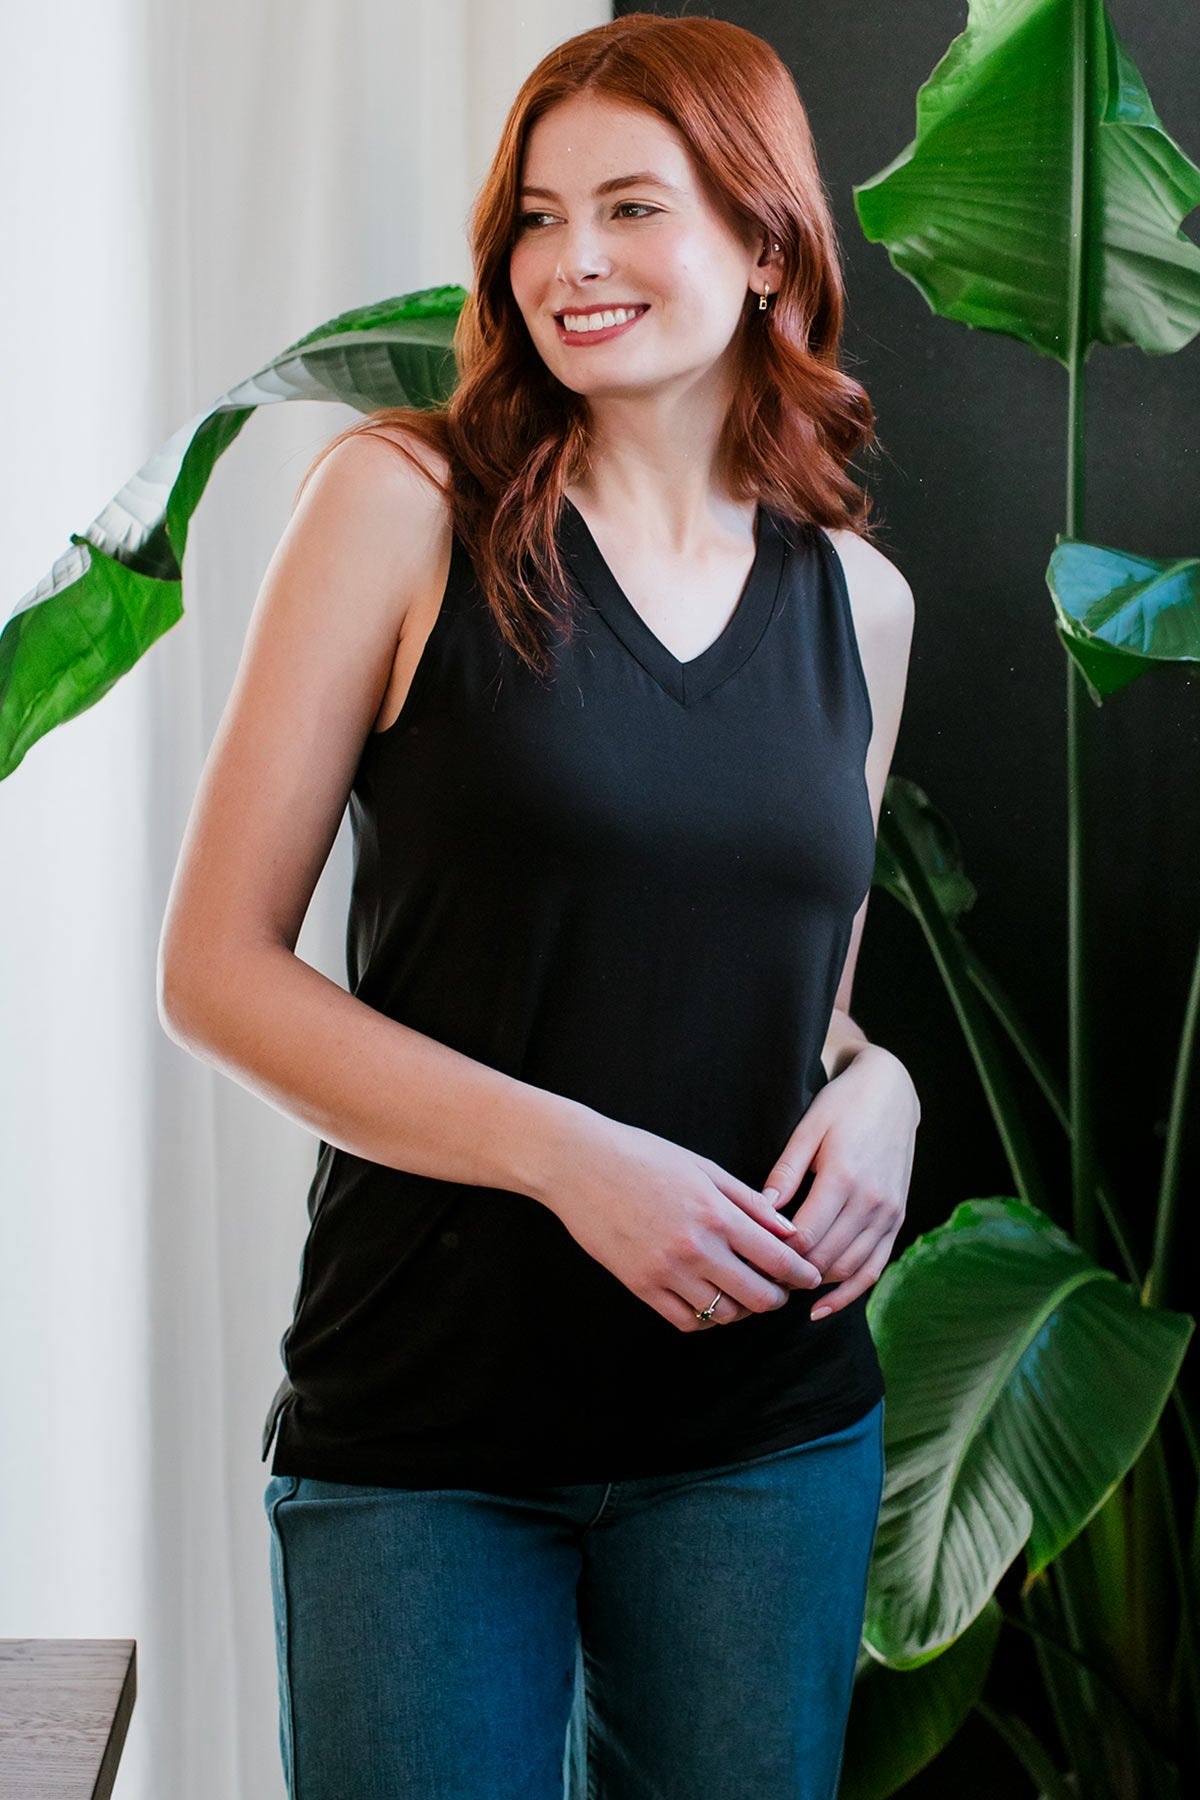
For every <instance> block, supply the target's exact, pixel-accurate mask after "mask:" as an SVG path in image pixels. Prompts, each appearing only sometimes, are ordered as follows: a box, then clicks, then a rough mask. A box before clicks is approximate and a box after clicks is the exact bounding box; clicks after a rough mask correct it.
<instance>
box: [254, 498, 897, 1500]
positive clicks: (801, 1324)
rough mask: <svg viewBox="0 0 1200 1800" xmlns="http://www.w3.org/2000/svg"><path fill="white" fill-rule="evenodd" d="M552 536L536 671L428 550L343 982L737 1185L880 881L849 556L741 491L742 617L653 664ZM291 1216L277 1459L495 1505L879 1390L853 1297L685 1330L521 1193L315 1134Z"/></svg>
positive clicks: (589, 575)
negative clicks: (563, 601) (551, 574)
mask: <svg viewBox="0 0 1200 1800" xmlns="http://www.w3.org/2000/svg"><path fill="white" fill-rule="evenodd" d="M559 534H560V535H559V543H560V547H561V549H562V552H563V556H564V560H565V563H566V567H567V569H568V571H569V572H570V575H571V580H572V588H573V591H574V592H575V594H576V595H577V598H578V601H579V610H578V611H577V614H576V617H577V620H578V623H577V626H576V631H575V635H574V638H573V640H572V641H570V642H569V643H568V642H566V641H565V634H564V633H562V631H561V629H560V630H559V632H558V635H557V639H556V641H555V644H554V656H555V661H554V667H553V669H552V671H551V673H550V675H549V676H540V675H538V674H537V673H536V672H534V671H532V670H530V669H529V668H528V667H527V665H525V664H524V663H523V662H521V660H520V659H519V658H518V657H517V656H516V655H515V654H514V652H513V651H512V650H511V649H510V648H509V646H508V645H507V644H506V643H505V641H504V639H503V638H502V636H501V634H500V633H499V631H498V630H497V628H496V626H495V624H494V621H493V620H492V617H491V614H490V612H489V610H488V608H487V605H486V603H485V601H484V598H483V595H482V591H481V590H480V588H479V586H478V584H477V582H476V579H475V575H474V570H473V567H472V564H471V561H470V558H469V557H468V555H467V553H466V550H465V548H464V546H463V544H462V542H461V540H460V539H459V538H458V537H457V536H455V539H454V545H453V551H452V556H451V563H450V572H449V578H448V582H447V586H446V590H445V594H444V597H443V601H442V605H441V610H440V612H439V614H438V617H437V620H436V622H435V624H434V626H433V630H432V632H431V634H430V636H429V639H428V641H427V643H426V645H425V647H424V650H423V652H422V655H421V659H420V662H419V664H418V666H417V670H416V674H415V676H414V678H413V681H412V685H411V688H410V691H409V694H408V696H407V698H406V700H405V702H404V706H403V709H402V711H401V713H400V715H399V717H398V718H397V719H396V721H395V722H394V723H393V724H392V725H391V726H390V727H389V728H388V729H387V730H384V731H381V732H376V733H373V734H372V735H371V736H370V737H369V738H368V740H367V742H366V744H365V746H364V748H363V752H362V757H361V760H360V763H359V766H358V769H357V771H356V773H355V776H354V781H353V785H352V790H351V794H350V801H349V804H350V811H351V823H352V829H353V838H354V875H353V890H352V896H351V902H350V912H349V920H348V930H347V968H348V975H349V986H350V990H351V992H352V993H354V994H355V995H357V997H358V998H359V999H361V1000H363V1001H365V1002H366V1003H367V1004H368V1005H369V1006H372V1007H375V1008H376V1009H377V1010H379V1011H380V1012H382V1013H385V1014H386V1015H387V1016H388V1017H390V1018H394V1019H398V1020H401V1021H403V1022H404V1023H405V1024H408V1025H411V1026H413V1027H415V1028H416V1029H417V1030H418V1031H422V1032H425V1033H427V1034H428V1035H429V1036H430V1037H433V1038H437V1039H439V1040H440V1041H441V1042H443V1043H446V1044H449V1045H451V1046H452V1047H453V1048H454V1049H456V1050H460V1051H462V1052H463V1053H464V1054H465V1055H467V1056H471V1057H475V1058H476V1059H478V1060H479V1061H481V1062H484V1063H487V1064H490V1065H491V1066H492V1067H494V1068H497V1069H501V1070H503V1071H505V1072H506V1073H508V1074H510V1075H513V1076H515V1077H517V1078H519V1079H520V1080H522V1081H525V1082H529V1083H532V1084H533V1085H535V1086H537V1087H542V1088H547V1089H550V1090H552V1091H554V1092H557V1093H560V1094H565V1095H568V1096H570V1097H572V1098H574V1099H576V1100H579V1101H581V1102H583V1103H584V1104H585V1105H587V1106H589V1107H592V1108H594V1109H595V1110H596V1111H598V1112H601V1113H604V1114H606V1115H607V1116H608V1117H610V1118H614V1119H619V1120H623V1121H626V1122H628V1123H629V1124H633V1125H637V1126H641V1127H642V1128H644V1129H646V1130H648V1131H652V1132H655V1133H657V1134H658V1135H660V1136H662V1137H665V1138H669V1139H671V1140H672V1141H673V1142H675V1143H678V1144H682V1145H685V1146H686V1147H688V1148H690V1149H692V1150H694V1151H697V1152H698V1153H699V1154H701V1155H704V1156H708V1157H711V1158H713V1159H714V1160H715V1161H716V1162H718V1163H719V1164H720V1165H721V1166H722V1167H723V1168H725V1169H726V1170H728V1171H729V1172H730V1173H732V1174H734V1175H736V1176H738V1177H740V1178H741V1180H743V1181H745V1182H748V1183H749V1184H750V1185H751V1186H753V1187H755V1188H761V1187H762V1185H763V1183H764V1182H765V1180H766V1177H767V1175H768V1174H769V1172H770V1169H771V1166H772V1164H773V1163H774V1161H775V1160H776V1158H777V1157H778V1155H779V1154H780V1152H781V1151H782V1149H783V1146H784V1144H785V1143H786V1141H787V1139H788V1136H789V1135H790V1133H791V1131H792V1130H793V1128H794V1127H795V1125H796V1123H797V1121H798V1120H799V1119H800V1118H801V1116H802V1115H803V1113H804V1112H805V1110H806V1109H807V1107H808V1105H809V1103H810V1101H811V1100H812V1098H813V1096H814V1094H815V1093H816V1092H817V1090H818V1089H819V1088H820V1087H821V1086H822V1085H823V1084H824V1082H825V1080H826V1079H827V1077H826V1075H825V1071H824V1068H823V1066H822V1063H821V1048H822V1045H823V1043H824V1039H825V1034H826V1030H827V1028H828V1024H829V1018H830V1013H831V1010H832V1007H833V1001H834V997H835V993H836V989H837V985H838V981H839V978H840V975H841V971H842V967H843V964H844V961H845V956H846V951H847V947H848V944H849V940H850V931H851V926H852V924H853V920H854V916H855V913H856V911H857V909H858V907H859V905H860V903H861V901H862V900H863V898H864V896H865V895H866V893H867V890H868V888H869V886H870V882H871V877H872V873H873V867H874V830H873V824H872V819H871V810H870V802H869V798H868V793H867V787H866V779H865V774H864V758H865V755H866V749H867V744H868V740H869V738H870V735H871V708H870V701H869V697H868V693H867V686H866V682H865V680H864V677H863V670H862V664H861V662H860V660H859V654H858V646H857V642H856V640H855V635H854V625H853V619H852V616H851V612H850V603H849V598H848V595H847V592H846V587H845V581H844V576H843V572H842V566H841V563H840V560H839V558H838V556H837V553H836V551H835V549H834V546H833V544H832V541H831V540H830V539H829V537H828V536H826V534H825V532H824V531H823V530H821V529H820V528H818V527H816V526H812V525H803V526H798V525H795V524H793V523H791V522H789V521H786V520H784V519H783V518H782V517H781V516H779V515H776V514H774V513H773V512H772V511H770V510H769V509H768V508H766V507H763V506H760V508H759V511H758V518H757V527H756V550H755V557H754V562H753V567H752V570H751V573H750V575H749V576H748V578H747V581H746V585H745V587H744V589H743V591H742V594H741V597H740V599H739V601H738V604H737V607H736V610H735V611H734V613H733V615H732V617H731V618H730V620H729V622H728V624H727V625H726V627H725V629H724V630H723V631H722V632H721V634H720V636H719V637H718V638H717V639H716V641H715V642H714V643H713V644H712V645H710V647H709V648H708V649H707V650H705V651H703V653H702V654H701V655H699V656H696V657H693V658H692V659H691V660H690V661H687V662H680V661H679V660H677V658H676V657H674V656H673V655H672V654H671V653H670V652H669V651H668V650H667V649H666V647H665V646H664V644H663V643H662V642H661V640H660V639H659V638H658V637H657V636H656V635H655V633H654V632H653V631H652V630H651V629H650V627H649V626H648V625H647V624H646V623H645V621H644V620H643V619H642V617H641V615H640V614H639V613H638V612H637V610H636V609H635V608H634V606H633V605H632V603H631V602H630V601H629V600H628V599H627V597H626V596H625V594H624V593H623V592H622V590H621V588H620V587H619V586H618V584H617V582H616V580H615V578H614V576H613V574H612V572H611V571H610V569H609V568H608V566H607V564H606V563H605V561H604V558H603V556H602V555H601V553H600V550H599V547H598V546H597V544H596V542H595V540H594V539H593V537H592V535H591V533H590V531H589V529H588V527H587V525H586V523H585V522H584V519H583V516H582V514H581V513H580V512H579V511H578V510H577V509H576V508H575V507H574V506H573V505H572V504H571V503H570V502H569V501H567V502H565V503H564V506H563V509H562V513H561V515H560V524H559ZM812 1178H813V1172H812V1171H811V1170H810V1171H809V1174H808V1176H807V1177H806V1179H805V1181H804V1182H803V1183H802V1185H801V1188H800V1191H799V1193H798V1195H797V1196H796V1198H795V1200H794V1201H793V1202H792V1203H790V1204H789V1205H788V1206H787V1207H786V1208H785V1210H786V1211H787V1212H788V1214H789V1215H790V1214H791V1213H793V1212H795V1210H796V1208H797V1207H798V1206H799V1204H800V1203H801V1201H802V1200H803V1198H804V1196H805V1195H806V1194H807V1192H808V1190H809V1187H810V1186H811V1182H812ZM308 1210H309V1216H310V1220H311V1223H310V1228H309V1233H308V1237H307V1241H306V1243H305V1246H304V1250H303V1254H302V1258H301V1263H300V1275H299V1284H298V1287H297V1291H296V1297H295V1309H294V1315H293V1319H292V1323H291V1325H290V1326H289V1328H288V1330H287V1331H286V1332H285V1334H284V1337H283V1341H282V1353H283V1361H284V1367H285V1369H286V1371H287V1373H286V1376H285V1379H284V1381H283V1383H282V1384H281V1386H280V1389H279V1391H278V1393H277V1394H276V1396H275V1400H274V1401H273V1403H272V1407H271V1412H270V1416H269V1417H268V1420H267V1424H266V1428H265V1431H264V1439H263V1458H264V1460H265V1458H266V1456H267V1454H268V1452H269V1450H270V1444H271V1439H272V1437H273V1434H274V1428H275V1426H276V1423H278V1426H279V1440H278V1443H277V1445H276V1450H275V1457H274V1462H273V1464H272V1473H274V1474H280V1475H311V1476H316V1477H319V1478H322V1479H325V1480H331V1481H346V1482H365V1483H369V1484H373V1485H382V1486H393V1487H416V1488H429V1487H470V1488H474V1489H476V1490H480V1491H489V1492H493V1493H519V1492H522V1491H528V1490H529V1489H531V1488H533V1487H537V1486H541V1485H543V1484H546V1483H576V1482H599V1481H609V1480H615V1479H618V1478H634V1477H637V1476H653V1475H656V1474H668V1473H676V1472H679V1471H683V1470H687V1469H693V1468H696V1469H699V1468H707V1467H713V1466H715V1465H717V1464H721V1463H727V1462H735V1461H741V1460H743V1459H745V1458H748V1457H751V1456H755V1455H760V1454H765V1453H767V1452H769V1451H772V1450H777V1449H783V1448H785V1447H787V1446H789V1445H794V1444H800V1443H803V1442H805V1441H807V1440H809V1439H812V1438H814V1437H819V1436H822V1435H824V1434H825V1433H827V1432H831V1431H835V1430H839V1429H841V1428H842V1427H843V1426H845V1425H849V1424H851V1423H853V1422H854V1421H855V1420H857V1419H858V1418H860V1417H861V1416H862V1415H863V1414H864V1413H865V1412H867V1411H868V1410H869V1409H870V1408H871V1407H872V1406H873V1405H874V1404H875V1403H876V1401H877V1400H878V1399H879V1398H880V1397H881V1395H882V1394H883V1392H884V1387H883V1378H882V1372H881V1369H880V1366H879V1361H878V1358H877V1356H876V1353H875V1346H874V1343H873V1340H872V1338H871V1335H870V1332H869V1330H868V1325H867V1319H866V1303H867V1299H868V1294H863V1295H861V1296H859V1298H858V1299H857V1300H855V1301H853V1302H851V1303H850V1304H849V1305H847V1306H846V1307H845V1308H844V1309H843V1310H842V1311H840V1312H835V1313H832V1314H830V1315H829V1316H827V1317H826V1318H825V1319H819V1320H816V1321H815V1322H814V1321H813V1320H812V1319H811V1318H810V1317H809V1314H810V1312H811V1310H812V1307H813V1305H814V1304H815V1301H816V1298H817V1296H818V1295H819V1294H822V1293H824V1292H826V1291H828V1287H829V1286H831V1285H832V1284H827V1285H826V1287H822V1288H818V1289H812V1290H800V1291H796V1292H794V1293H792V1295H791V1297H790V1298H789V1299H788V1301H787V1302H786V1304H785V1305H784V1306H782V1307H780V1308H779V1309H777V1310H775V1311H771V1312H767V1313H756V1314H752V1315H750V1316H749V1317H747V1318H745V1319H742V1320H739V1321H738V1322H736V1323H734V1324H731V1325H724V1326H719V1327H709V1328H708V1329H706V1330H703V1331H696V1332H685V1331H680V1330H679V1329H678V1328H677V1327H676V1326H675V1325H672V1324H671V1323H669V1322H668V1321H667V1320H666V1319H664V1318H663V1317H662V1316H661V1315H660V1314H658V1313H657V1312H655V1311H654V1309H653V1308H652V1307H650V1306H649V1305H647V1303H646V1302H645V1301H644V1300H641V1299H639V1298H638V1297H637V1296H636V1295H634V1294H633V1293H632V1292H631V1291H630V1290H629V1289H628V1288H626V1287H625V1286H624V1284H623V1283H622V1282H620V1281H619V1280H618V1279H617V1277H616V1276H615V1275H613V1274H611V1273H610V1272H609V1270H607V1269H606V1268H604V1266H603V1265H602V1264H601V1263H599V1262H597V1261H596V1260H595V1259H594V1258H592V1257H590V1256H589V1255H588V1254H587V1253H586V1252H585V1251H584V1250H583V1249H582V1248H581V1247H580V1246H579V1245H578V1244H577V1243H576V1242H575V1240H574V1238H572V1237H571V1235H570V1233H569V1232H568V1231H567V1229H566V1227H565V1226H564V1225H563V1223H562V1221H561V1220H560V1219H559V1218H558V1217H557V1215H556V1214H555V1213H553V1212H552V1211H551V1210H550V1209H549V1208H548V1207H547V1206H545V1205H543V1204H541V1203H540V1202H538V1201H535V1200H534V1199H532V1198H531V1197H529V1196H527V1195H524V1194H517V1193H509V1192H506V1191H504V1190H500V1189H492V1188H481V1187H472V1186H467V1185H459V1184H456V1183H453V1182H448V1181H441V1180H436V1179H432V1178H430V1177H427V1176H421V1175H415V1174H411V1173H406V1172H404V1171H400V1170H396V1169H391V1168H386V1167H384V1166H382V1165H380V1164H377V1163H372V1162H368V1161H365V1160H364V1159H362V1158H360V1157H356V1156H352V1155H350V1154H348V1153H347V1152H346V1151H345V1150H342V1149H340V1148H336V1147H334V1146H331V1145H329V1144H327V1143H325V1142H324V1141H323V1140H322V1142H321V1144H320V1149H319V1154H318V1157H317V1166H316V1172H315V1175H314V1177H313V1181H312V1184H311V1187H310V1190H309V1195H308ZM868 1293H869V1290H868Z"/></svg>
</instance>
